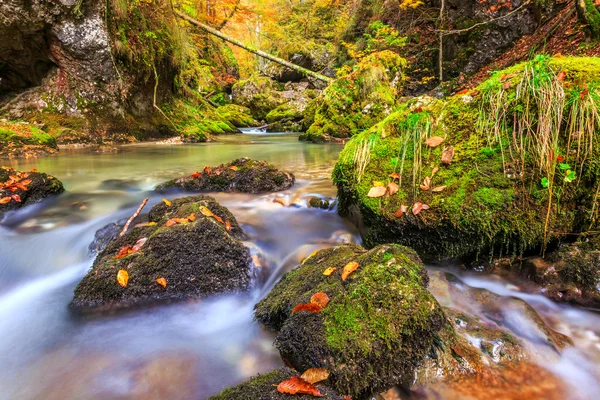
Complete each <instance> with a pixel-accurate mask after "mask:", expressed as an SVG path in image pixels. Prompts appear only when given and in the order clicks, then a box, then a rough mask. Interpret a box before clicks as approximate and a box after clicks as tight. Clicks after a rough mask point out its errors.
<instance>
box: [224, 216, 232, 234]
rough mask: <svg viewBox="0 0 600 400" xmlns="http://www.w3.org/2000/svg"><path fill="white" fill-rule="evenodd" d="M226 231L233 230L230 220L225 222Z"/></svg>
mask: <svg viewBox="0 0 600 400" xmlns="http://www.w3.org/2000/svg"><path fill="white" fill-rule="evenodd" d="M225 229H227V230H228V231H230V230H231V222H229V220H228V219H226V220H225Z"/></svg>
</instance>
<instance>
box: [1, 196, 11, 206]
mask: <svg viewBox="0 0 600 400" xmlns="http://www.w3.org/2000/svg"><path fill="white" fill-rule="evenodd" d="M10 200H11V198H10V196H6V197H3V198H1V199H0V204H7V203H10Z"/></svg>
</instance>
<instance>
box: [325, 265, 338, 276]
mask: <svg viewBox="0 0 600 400" xmlns="http://www.w3.org/2000/svg"><path fill="white" fill-rule="evenodd" d="M335 271H337V268H335V267H329V268H327V269H326V270H325V271H323V275H325V276H331V274H333V273H334V272H335Z"/></svg>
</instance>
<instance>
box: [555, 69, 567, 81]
mask: <svg viewBox="0 0 600 400" xmlns="http://www.w3.org/2000/svg"><path fill="white" fill-rule="evenodd" d="M566 77H567V74H566V73H565V71H560V72H559V73H558V75H557V76H556V79H558V81H559V82H562V81H564V80H565V78H566Z"/></svg>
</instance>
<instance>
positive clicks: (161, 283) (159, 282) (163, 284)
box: [156, 278, 167, 289]
mask: <svg viewBox="0 0 600 400" xmlns="http://www.w3.org/2000/svg"><path fill="white" fill-rule="evenodd" d="M156 283H158V284H159V285H160V286H162V287H164V288H165V289H166V287H167V280H166V279H165V278H158V279H157V280H156Z"/></svg>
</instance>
